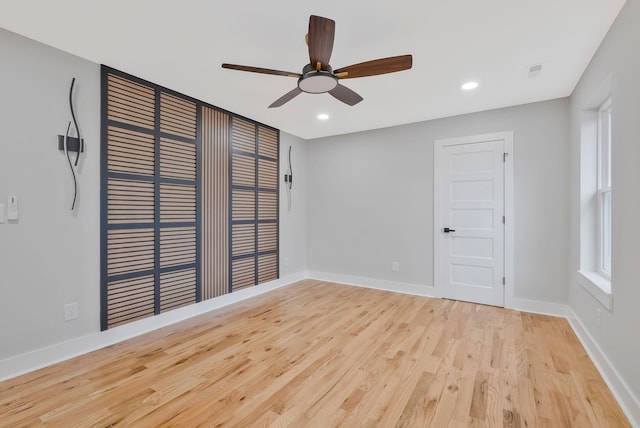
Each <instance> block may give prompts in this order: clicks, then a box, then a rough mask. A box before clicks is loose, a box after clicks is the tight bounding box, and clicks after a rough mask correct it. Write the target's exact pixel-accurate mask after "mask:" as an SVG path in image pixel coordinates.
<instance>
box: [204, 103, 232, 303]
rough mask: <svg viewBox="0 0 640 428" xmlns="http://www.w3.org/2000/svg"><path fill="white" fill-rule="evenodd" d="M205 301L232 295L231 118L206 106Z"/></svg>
mask: <svg viewBox="0 0 640 428" xmlns="http://www.w3.org/2000/svg"><path fill="white" fill-rule="evenodd" d="M201 127H202V128H201V130H202V223H201V224H202V245H201V249H202V258H201V260H202V269H201V271H202V279H201V284H202V299H203V300H205V299H211V298H213V297H217V296H221V295H223V294H227V293H228V292H229V115H228V114H226V113H222V112H219V111H216V110H213V109H211V108H208V107H204V106H203V107H202V125H201Z"/></svg>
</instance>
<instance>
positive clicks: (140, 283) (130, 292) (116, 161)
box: [102, 73, 156, 329]
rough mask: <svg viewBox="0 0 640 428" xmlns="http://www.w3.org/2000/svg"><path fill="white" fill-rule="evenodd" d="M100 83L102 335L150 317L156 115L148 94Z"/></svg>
mask: <svg viewBox="0 0 640 428" xmlns="http://www.w3.org/2000/svg"><path fill="white" fill-rule="evenodd" d="M103 79H104V80H103V85H104V86H105V87H106V96H105V97H104V99H103V106H104V107H103V109H104V110H103V111H104V112H105V114H106V118H105V119H106V121H105V123H103V129H104V131H103V138H104V139H105V141H103V145H104V146H105V147H104V148H103V171H104V170H106V173H105V172H103V174H105V175H106V176H105V177H104V178H103V190H102V192H103V196H102V197H103V201H105V200H106V201H105V202H106V212H105V213H104V214H103V222H105V221H106V224H105V225H104V226H103V227H104V232H103V238H102V239H103V242H104V248H105V250H104V251H103V255H104V260H103V299H104V300H103V311H104V312H105V313H103V316H102V328H103V329H105V328H108V327H114V326H117V325H121V324H124V323H127V322H131V321H134V320H137V319H140V318H144V317H148V316H151V315H153V314H154V306H155V305H154V295H155V291H154V275H153V272H154V269H155V268H156V265H155V256H156V254H155V244H156V242H155V232H154V221H155V198H156V191H155V185H154V180H155V169H156V164H155V138H154V129H155V116H156V110H155V89H154V88H152V87H150V86H148V85H144V84H142V83H140V82H137V81H133V80H130V79H127V78H124V77H122V76H117V75H114V74H112V73H107V74H106V75H104V74H103ZM103 224H104V223H103Z"/></svg>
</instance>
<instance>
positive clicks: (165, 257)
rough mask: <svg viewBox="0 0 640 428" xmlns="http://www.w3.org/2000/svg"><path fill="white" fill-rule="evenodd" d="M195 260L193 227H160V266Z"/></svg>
mask: <svg viewBox="0 0 640 428" xmlns="http://www.w3.org/2000/svg"><path fill="white" fill-rule="evenodd" d="M195 261H196V228H195V227H171V228H162V229H160V267H169V266H177V265H185V264H190V263H195Z"/></svg>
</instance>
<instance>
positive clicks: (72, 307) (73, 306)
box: [64, 302, 78, 321]
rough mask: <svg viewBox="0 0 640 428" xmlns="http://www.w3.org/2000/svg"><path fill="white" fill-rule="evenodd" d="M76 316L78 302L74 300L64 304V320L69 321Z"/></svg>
mask: <svg viewBox="0 0 640 428" xmlns="http://www.w3.org/2000/svg"><path fill="white" fill-rule="evenodd" d="M76 318H78V304H77V303H75V302H74V303H67V304H66V305H64V320H65V321H71V320H75V319H76Z"/></svg>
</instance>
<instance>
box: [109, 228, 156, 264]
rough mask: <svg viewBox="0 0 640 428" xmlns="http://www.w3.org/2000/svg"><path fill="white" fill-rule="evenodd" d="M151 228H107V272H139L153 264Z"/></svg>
mask: <svg viewBox="0 0 640 428" xmlns="http://www.w3.org/2000/svg"><path fill="white" fill-rule="evenodd" d="M154 242H155V241H154V232H153V229H127V230H109V231H108V233H107V274H108V275H118V274H123V273H131V272H139V271H144V270H149V269H153V266H154V254H155V253H154Z"/></svg>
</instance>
